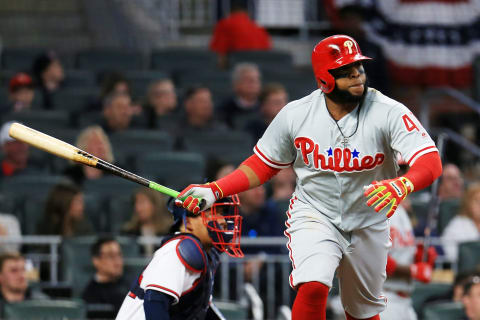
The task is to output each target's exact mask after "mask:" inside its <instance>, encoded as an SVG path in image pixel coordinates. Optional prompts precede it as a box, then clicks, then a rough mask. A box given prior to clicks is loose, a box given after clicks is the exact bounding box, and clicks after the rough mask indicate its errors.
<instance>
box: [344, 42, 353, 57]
mask: <svg viewBox="0 0 480 320" xmlns="http://www.w3.org/2000/svg"><path fill="white" fill-rule="evenodd" d="M343 46H344V47H347V48H348V53H349V54H352V47H353V42H352V41H350V40H347V41H345V42H344V43H343Z"/></svg>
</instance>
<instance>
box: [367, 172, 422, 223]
mask: <svg viewBox="0 0 480 320" xmlns="http://www.w3.org/2000/svg"><path fill="white" fill-rule="evenodd" d="M412 192H413V184H412V182H411V181H410V180H408V179H407V178H405V177H398V178H395V179H390V180H382V181H373V182H372V183H371V184H370V185H369V186H368V187H367V188H366V189H365V192H364V196H365V197H367V198H368V201H367V206H369V207H371V206H373V205H376V206H375V208H374V209H375V211H376V212H379V211H380V210H382V209H383V208H385V207H387V206H388V211H387V218H390V217H391V216H392V215H393V213H394V212H395V210H397V207H398V205H399V204H400V202H402V200H403V199H405V198H406V197H407V195H408V194H409V193H412Z"/></svg>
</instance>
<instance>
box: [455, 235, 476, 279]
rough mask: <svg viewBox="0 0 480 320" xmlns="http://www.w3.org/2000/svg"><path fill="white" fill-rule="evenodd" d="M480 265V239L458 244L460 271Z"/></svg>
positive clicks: (466, 270)
mask: <svg viewBox="0 0 480 320" xmlns="http://www.w3.org/2000/svg"><path fill="white" fill-rule="evenodd" d="M479 265H480V241H468V242H462V243H460V244H459V245H458V261H457V268H458V272H468V271H473V270H475V269H477V267H478V266H479Z"/></svg>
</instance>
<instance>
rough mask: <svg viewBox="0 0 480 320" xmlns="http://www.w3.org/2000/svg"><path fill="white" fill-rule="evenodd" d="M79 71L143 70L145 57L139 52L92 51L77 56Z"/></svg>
mask: <svg viewBox="0 0 480 320" xmlns="http://www.w3.org/2000/svg"><path fill="white" fill-rule="evenodd" d="M76 66H77V68H78V69H86V70H93V71H97V72H98V71H124V70H138V69H142V68H143V57H142V55H141V54H140V53H139V52H133V51H125V50H118V49H92V50H86V51H83V52H79V53H78V54H77V56H76Z"/></svg>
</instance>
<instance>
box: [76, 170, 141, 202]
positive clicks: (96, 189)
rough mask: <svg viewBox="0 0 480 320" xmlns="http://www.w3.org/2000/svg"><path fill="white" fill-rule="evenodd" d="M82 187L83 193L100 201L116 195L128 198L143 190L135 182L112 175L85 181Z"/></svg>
mask: <svg viewBox="0 0 480 320" xmlns="http://www.w3.org/2000/svg"><path fill="white" fill-rule="evenodd" d="M83 187H84V188H83V189H84V192H85V193H92V194H97V195H98V196H101V197H102V199H107V197H111V196H116V195H123V196H130V195H131V194H132V193H133V191H134V190H136V189H138V188H143V187H142V186H140V185H139V184H137V183H135V182H132V181H129V180H127V179H124V178H120V177H117V176H114V175H107V176H104V177H102V178H99V179H95V180H86V181H85V182H84V186H83Z"/></svg>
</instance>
